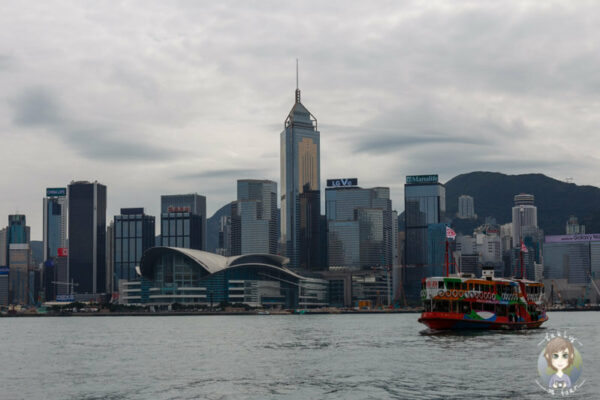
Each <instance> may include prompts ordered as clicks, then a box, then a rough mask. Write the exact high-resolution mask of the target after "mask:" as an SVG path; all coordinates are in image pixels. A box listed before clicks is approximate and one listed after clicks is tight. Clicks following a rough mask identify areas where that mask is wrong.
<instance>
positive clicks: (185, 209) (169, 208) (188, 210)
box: [167, 206, 192, 213]
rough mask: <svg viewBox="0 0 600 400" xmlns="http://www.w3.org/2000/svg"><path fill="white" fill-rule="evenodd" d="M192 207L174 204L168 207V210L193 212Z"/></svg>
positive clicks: (171, 211) (172, 211)
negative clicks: (175, 205)
mask: <svg viewBox="0 0 600 400" xmlns="http://www.w3.org/2000/svg"><path fill="white" fill-rule="evenodd" d="M191 210H192V209H191V207H174V206H169V207H168V208H167V212H168V213H186V212H187V213H189V212H191Z"/></svg>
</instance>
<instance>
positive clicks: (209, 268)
mask: <svg viewBox="0 0 600 400" xmlns="http://www.w3.org/2000/svg"><path fill="white" fill-rule="evenodd" d="M165 252H175V253H179V254H181V255H183V256H185V257H187V258H189V259H191V260H192V261H194V262H195V263H197V264H198V265H200V266H201V267H202V268H204V270H205V271H206V272H207V273H208V274H210V275H212V274H214V273H217V272H220V271H222V270H224V269H226V268H230V267H239V266H243V265H250V264H255V265H265V266H272V267H276V268H279V269H284V270H286V272H288V271H289V270H287V268H285V267H283V265H284V264H287V263H288V262H289V259H288V258H286V257H282V256H278V255H275V254H244V255H241V256H233V257H224V256H221V255H219V254H215V253H209V252H207V251H202V250H194V249H185V248H181V247H152V248H150V249H148V250H146V252H144V255H143V256H142V259H141V261H140V271H141V273H142V275H143V276H146V277H148V278H151V277H152V275H153V269H154V261H155V260H156V259H157V258H158V257H159V256H160V255H162V254H164V253H165ZM289 272H290V273H292V271H289Z"/></svg>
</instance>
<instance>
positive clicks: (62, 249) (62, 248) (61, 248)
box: [57, 247, 69, 257]
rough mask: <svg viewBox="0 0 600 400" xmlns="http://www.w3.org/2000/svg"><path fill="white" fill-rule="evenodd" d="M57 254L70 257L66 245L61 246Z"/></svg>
mask: <svg viewBox="0 0 600 400" xmlns="http://www.w3.org/2000/svg"><path fill="white" fill-rule="evenodd" d="M57 255H58V256H59V257H68V256H69V249H67V248H66V247H59V248H58V251H57Z"/></svg>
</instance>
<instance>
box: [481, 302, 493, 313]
mask: <svg viewBox="0 0 600 400" xmlns="http://www.w3.org/2000/svg"><path fill="white" fill-rule="evenodd" d="M483 310H484V311H489V312H494V304H491V303H485V304H484V305H483Z"/></svg>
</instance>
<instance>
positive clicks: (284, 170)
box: [280, 88, 321, 270]
mask: <svg viewBox="0 0 600 400" xmlns="http://www.w3.org/2000/svg"><path fill="white" fill-rule="evenodd" d="M280 144H281V153H280V157H281V181H280V182H281V250H282V252H283V254H284V255H285V256H287V257H288V258H289V259H290V266H291V267H292V268H298V267H302V268H304V269H309V270H310V269H317V268H320V267H321V266H320V265H315V264H316V263H317V262H318V260H319V254H318V253H319V252H318V245H319V243H320V232H319V223H318V221H319V217H320V215H321V211H320V208H321V203H320V180H321V179H320V177H321V171H320V157H321V150H320V132H319V130H318V125H317V119H316V118H315V117H314V116H313V115H312V114H311V113H310V111H308V110H307V109H306V107H304V105H303V104H302V103H301V101H300V89H298V88H296V96H295V102H294V106H293V107H292V109H291V110H290V112H289V114H288V116H287V118H286V119H285V122H284V129H283V131H282V132H281V135H280ZM315 246H316V247H317V248H316V249H315V248H314V247H315Z"/></svg>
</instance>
